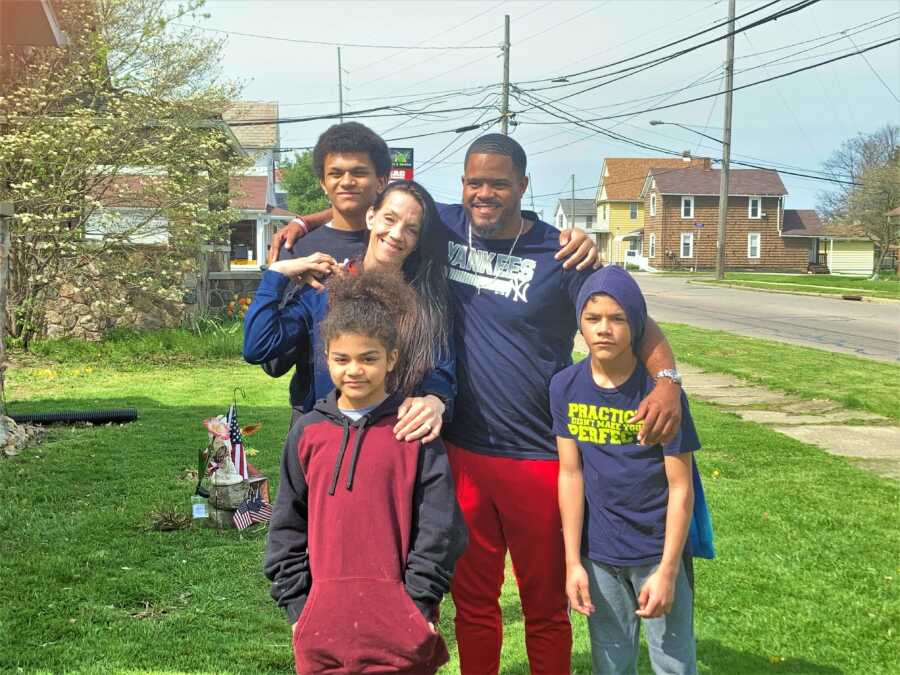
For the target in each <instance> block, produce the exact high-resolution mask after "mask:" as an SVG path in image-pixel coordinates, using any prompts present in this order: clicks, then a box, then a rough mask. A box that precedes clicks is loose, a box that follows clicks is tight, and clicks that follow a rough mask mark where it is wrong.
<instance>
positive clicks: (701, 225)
mask: <svg viewBox="0 0 900 675" xmlns="http://www.w3.org/2000/svg"><path fill="white" fill-rule="evenodd" d="M694 227H703V223H694Z"/></svg>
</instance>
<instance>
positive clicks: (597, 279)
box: [576, 265, 647, 353]
mask: <svg viewBox="0 0 900 675" xmlns="http://www.w3.org/2000/svg"><path fill="white" fill-rule="evenodd" d="M597 293H606V294H607V295H608V296H610V297H611V298H612V299H613V300H615V301H616V302H618V303H619V305H620V306H621V307H622V309H623V310H625V315H626V316H627V317H628V326H629V327H630V328H631V346H632V349H635V350H636V347H637V345H638V344H639V343H640V341H641V340H642V339H643V337H644V324H646V323H647V303H646V302H645V301H644V294H643V293H641V288H640V286H638V284H637V282H636V281H635V280H634V277H632V276H631V275H630V274H629V273H628V272H626V271H625V270H624V269H622V268H621V267H617V266H615V265H609V266H607V267H604V268H602V269H599V270H597V271H596V272H594V273H593V274H592V275H591V276H589V277H588V278H587V280H586V281H585V282H584V285H582V287H581V292H579V293H578V300H577V302H576V307H577V309H578V322H579V324H580V323H581V313H582V312H583V311H584V306H585V305H586V304H587V302H588V300H590V299H591V296H592V295H596V294H597ZM635 353H637V352H636V351H635Z"/></svg>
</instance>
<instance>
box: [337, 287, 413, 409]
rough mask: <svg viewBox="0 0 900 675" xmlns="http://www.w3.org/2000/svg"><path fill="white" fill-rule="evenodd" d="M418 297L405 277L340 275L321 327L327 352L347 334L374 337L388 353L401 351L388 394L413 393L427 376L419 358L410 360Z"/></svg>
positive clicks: (387, 384)
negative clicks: (337, 340)
mask: <svg viewBox="0 0 900 675" xmlns="http://www.w3.org/2000/svg"><path fill="white" fill-rule="evenodd" d="M418 302H419V301H418V297H417V295H416V292H415V291H414V290H413V289H412V288H410V286H409V284H407V283H406V282H405V281H404V280H403V279H402V278H401V277H399V276H393V275H387V274H383V273H380V272H360V273H359V274H347V275H341V276H337V277H335V278H334V279H332V280H331V281H330V282H329V284H328V314H327V315H326V317H325V319H324V321H323V322H322V324H321V332H322V339H323V341H324V343H325V348H326V350H327V349H328V345H329V344H330V343H331V341H332V340H334V339H336V338H338V337H339V336H341V335H344V334H346V333H356V334H357V335H365V336H366V337H370V338H374V339H376V340H378V341H379V342H381V343H382V344H383V345H384V348H385V351H387V352H391V351H392V350H394V349H396V350H398V351H399V358H398V360H397V365H396V367H395V368H394V370H393V372H391V373H388V377H387V379H386V382H385V388H386V389H387V391H388V392H391V393H392V392H395V391H399V392H401V393H403V394H404V395H406V394H409V393H410V392H411V391H412V390H413V388H414V387H415V386H416V385H417V384H418V383H419V381H420V380H421V379H422V376H423V375H424V374H425V373H424V372H423V367H422V366H421V365H413V364H415V363H420V360H419V359H410V354H409V346H410V343H411V339H410V336H411V335H412V331H413V330H414V328H415V325H414V324H415V319H416V317H417V316H418Z"/></svg>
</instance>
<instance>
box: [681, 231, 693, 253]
mask: <svg viewBox="0 0 900 675" xmlns="http://www.w3.org/2000/svg"><path fill="white" fill-rule="evenodd" d="M681 257H682V258H693V257H694V233H693V232H682V233H681Z"/></svg>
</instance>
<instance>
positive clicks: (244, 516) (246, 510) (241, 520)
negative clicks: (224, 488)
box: [232, 499, 253, 530]
mask: <svg viewBox="0 0 900 675" xmlns="http://www.w3.org/2000/svg"><path fill="white" fill-rule="evenodd" d="M232 521H233V522H234V526H235V527H236V528H237V529H239V530H243V529H244V528H246V527H250V526H251V525H252V524H253V521H252V520H251V519H250V505H249V500H247V499H245V500H244V501H242V502H241V503H240V504H238V507H237V509H235V511H234V516H232Z"/></svg>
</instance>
